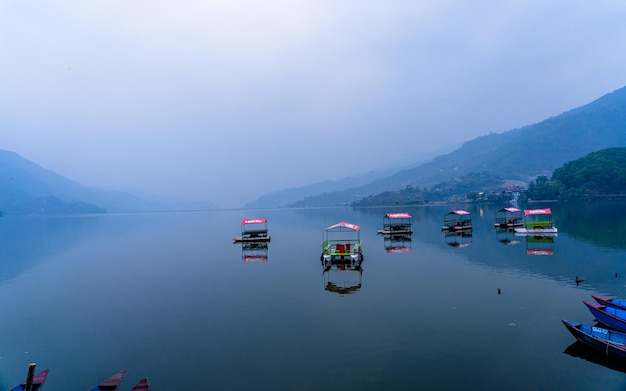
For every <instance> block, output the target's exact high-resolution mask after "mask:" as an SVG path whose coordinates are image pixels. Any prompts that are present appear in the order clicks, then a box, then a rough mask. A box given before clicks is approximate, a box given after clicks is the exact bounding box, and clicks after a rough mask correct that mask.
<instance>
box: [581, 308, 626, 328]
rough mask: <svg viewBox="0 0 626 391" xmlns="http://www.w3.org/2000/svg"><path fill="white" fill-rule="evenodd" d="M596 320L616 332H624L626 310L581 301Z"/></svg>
mask: <svg viewBox="0 0 626 391" xmlns="http://www.w3.org/2000/svg"><path fill="white" fill-rule="evenodd" d="M583 303H584V304H585V305H586V306H587V308H588V309H589V311H591V313H592V314H593V316H595V318H596V320H597V321H598V322H600V323H602V324H604V325H606V326H609V327H612V328H614V329H616V330H619V331H622V332H626V310H623V309H620V308H615V307H609V306H606V305H602V304H597V303H591V302H589V301H583Z"/></svg>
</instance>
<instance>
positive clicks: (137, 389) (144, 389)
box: [130, 378, 152, 391]
mask: <svg viewBox="0 0 626 391" xmlns="http://www.w3.org/2000/svg"><path fill="white" fill-rule="evenodd" d="M150 390H152V387H150V382H149V381H148V379H147V378H145V379H141V380H139V383H137V384H135V386H134V387H133V388H131V389H130V391H150Z"/></svg>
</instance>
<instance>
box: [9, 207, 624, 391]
mask: <svg viewBox="0 0 626 391" xmlns="http://www.w3.org/2000/svg"><path fill="white" fill-rule="evenodd" d="M503 206H504V205H469V206H465V205H452V206H451V205H447V206H429V207H414V208H395V207H394V208H368V209H352V208H328V209H295V210H256V211H244V210H231V211H207V212H181V213H144V214H124V215H104V216H83V217H12V216H4V217H2V218H0V298H1V300H0V390H8V389H10V388H11V387H13V386H15V385H16V384H17V383H19V382H21V381H23V380H24V378H25V376H26V371H27V367H28V363H29V362H36V363H37V369H38V370H43V369H45V368H50V375H49V376H48V381H47V383H46V386H45V387H44V389H45V390H46V391H61V390H78V391H80V390H88V389H89V388H90V387H92V386H94V385H95V384H97V383H98V382H100V381H101V380H103V379H105V378H106V377H108V376H109V375H112V374H113V373H115V372H117V371H119V370H121V369H125V370H126V371H127V372H126V377H125V380H124V383H123V384H122V387H121V390H123V391H127V390H129V389H130V388H131V386H132V385H134V384H135V383H136V382H137V381H138V380H139V379H140V378H142V377H148V378H150V381H151V383H152V386H153V390H155V391H165V390H168V391H171V390H176V391H177V390H250V389H257V390H321V389H342V390H383V389H385V390H415V389H425V390H459V389H462V390H474V389H480V390H504V389H506V390H531V389H532V390H552V389H570V390H623V389H624V388H626V374H625V372H626V364H623V363H620V362H615V361H607V360H605V359H604V357H602V356H601V355H599V356H598V355H589V354H588V351H587V350H585V349H580V347H579V346H578V345H577V344H574V338H573V337H572V336H571V335H570V334H569V333H568V331H567V330H566V329H565V327H564V326H563V325H562V324H561V321H560V320H561V319H571V320H577V321H581V322H583V323H589V324H594V318H593V316H592V315H591V313H590V312H589V311H588V310H587V309H586V308H585V306H584V305H583V304H582V301H583V300H591V296H590V295H591V294H603V295H608V296H615V297H626V204H625V203H610V202H605V203H588V204H574V203H561V204H556V203H551V204H532V205H531V206H529V205H522V207H523V208H539V207H550V208H551V209H552V211H553V213H554V219H555V223H556V225H557V227H558V228H559V234H558V237H556V238H554V240H553V242H549V241H543V242H542V241H539V242H536V241H529V242H527V241H526V239H525V238H524V237H519V236H515V235H514V234H512V233H508V234H507V233H502V232H500V233H498V232H496V230H495V229H494V227H493V223H494V218H495V211H496V210H497V209H499V208H501V207H503ZM457 207H461V208H464V209H468V210H470V211H471V212H472V217H473V221H474V229H473V231H472V235H471V236H467V237H452V238H450V237H446V236H445V235H444V233H442V232H441V225H442V222H443V215H444V214H445V213H447V212H448V211H450V210H451V209H453V208H457ZM394 211H396V212H397V211H408V212H410V213H411V214H412V215H413V229H414V234H413V236H412V241H411V242H409V243H404V245H405V247H408V248H407V249H406V250H410V251H404V252H388V251H387V249H386V246H385V245H386V244H388V243H386V242H385V240H384V239H383V237H382V236H379V235H377V234H376V231H377V230H378V229H381V228H382V220H383V215H384V214H385V213H387V212H394ZM248 217H266V218H267V219H268V228H269V231H270V235H271V238H272V239H271V243H270V244H269V248H268V250H267V260H266V262H244V261H243V259H242V256H243V255H246V254H244V253H243V251H242V247H241V245H239V244H233V238H234V237H236V236H239V235H240V230H241V226H240V221H241V219H242V218H248ZM339 221H348V222H351V223H355V224H359V225H360V226H361V239H362V240H363V254H364V258H365V260H364V262H363V265H362V270H361V273H359V272H358V271H354V270H332V271H330V272H329V273H323V269H322V266H321V263H320V254H321V247H320V242H321V240H322V230H323V228H325V227H327V226H330V225H332V224H334V223H337V222H339ZM533 254H544V255H533ZM576 276H580V277H581V278H584V282H582V283H580V284H579V285H576V283H575V279H576ZM331 287H334V288H335V289H330V288H331ZM327 288H329V289H327ZM498 289H500V291H501V293H500V294H498Z"/></svg>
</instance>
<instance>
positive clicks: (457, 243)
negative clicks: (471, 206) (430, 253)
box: [444, 230, 472, 248]
mask: <svg viewBox="0 0 626 391" xmlns="http://www.w3.org/2000/svg"><path fill="white" fill-rule="evenodd" d="M444 236H445V238H446V244H447V245H448V246H450V247H458V248H462V247H467V246H469V245H471V244H472V231H471V230H464V231H445V232H444Z"/></svg>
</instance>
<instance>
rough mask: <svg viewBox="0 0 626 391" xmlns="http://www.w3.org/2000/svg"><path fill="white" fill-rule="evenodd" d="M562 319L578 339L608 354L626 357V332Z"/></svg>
mask: <svg viewBox="0 0 626 391" xmlns="http://www.w3.org/2000/svg"><path fill="white" fill-rule="evenodd" d="M561 321H562V322H563V324H564V325H565V327H566V328H567V330H569V332H570V333H572V335H573V336H574V337H575V338H576V340H578V341H580V342H583V343H584V344H586V345H587V346H590V347H592V348H594V349H597V350H601V351H604V352H605V354H606V355H607V356H613V357H617V358H621V359H626V334H624V333H620V332H619V331H614V330H609V329H605V328H602V327H596V326H591V325H587V324H582V323H578V322H573V321H570V320H561Z"/></svg>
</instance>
